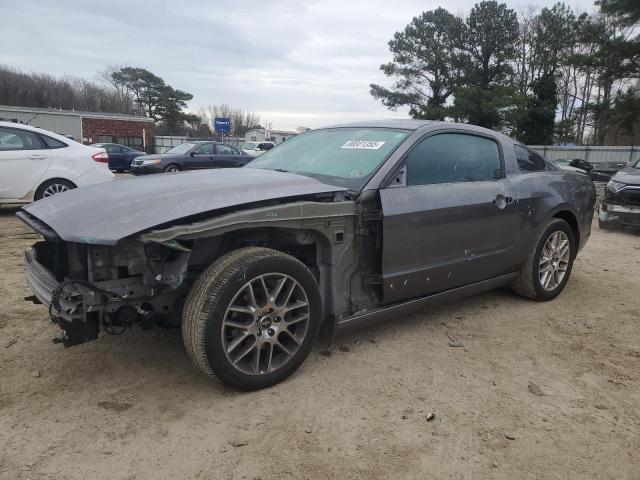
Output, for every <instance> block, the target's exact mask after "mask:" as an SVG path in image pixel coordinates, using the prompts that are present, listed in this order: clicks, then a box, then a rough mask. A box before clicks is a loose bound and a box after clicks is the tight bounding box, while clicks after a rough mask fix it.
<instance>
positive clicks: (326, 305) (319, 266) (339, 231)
mask: <svg viewBox="0 0 640 480" xmlns="http://www.w3.org/2000/svg"><path fill="white" fill-rule="evenodd" d="M355 219H356V208H355V205H354V203H353V202H352V201H343V202H322V203H320V202H307V201H300V202H292V203H287V204H282V205H273V206H265V207H259V208H253V209H248V210H243V211H238V212H231V213H227V214H224V215H218V216H214V215H212V216H211V217H210V218H208V219H205V220H201V221H199V222H196V223H192V224H188V225H185V224H182V225H175V226H171V227H168V228H166V229H163V230H157V231H152V232H149V233H145V234H142V235H140V239H141V240H142V241H145V242H148V241H155V242H160V243H163V242H171V241H174V240H179V241H183V240H187V241H191V242H190V243H191V244H192V248H193V251H192V255H191V257H192V259H193V260H192V261H193V262H196V263H197V264H196V265H192V268H194V267H195V268H194V269H196V270H197V269H199V268H203V267H205V266H206V265H209V264H210V263H212V262H213V261H215V260H216V259H217V258H219V257H220V256H222V255H225V254H226V253H229V252H230V251H232V250H237V249H239V248H243V247H251V246H253V247H267V248H271V249H274V250H278V251H281V252H283V253H286V254H289V255H291V256H293V257H295V258H297V259H299V260H300V261H302V263H304V264H305V265H307V266H308V267H310V268H311V270H312V272H313V273H314V275H315V276H316V279H317V281H318V284H319V286H320V292H321V296H322V303H323V311H324V312H325V314H326V315H335V314H342V313H344V312H346V311H347V310H349V307H350V283H351V277H352V274H353V272H354V271H355V270H356V268H357V265H356V263H357V258H356V254H355V251H356V248H355V237H356V231H355V224H356V220H355Z"/></svg>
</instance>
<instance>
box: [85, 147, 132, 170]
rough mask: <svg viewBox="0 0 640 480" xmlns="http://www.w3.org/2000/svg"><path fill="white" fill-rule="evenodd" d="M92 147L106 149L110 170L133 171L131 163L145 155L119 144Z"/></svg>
mask: <svg viewBox="0 0 640 480" xmlns="http://www.w3.org/2000/svg"><path fill="white" fill-rule="evenodd" d="M91 146H92V147H98V148H104V149H105V150H106V151H107V155H108V156H109V170H115V171H116V172H124V171H125V170H131V162H132V161H133V159H134V158H136V157H139V156H141V155H144V152H141V151H139V150H134V149H133V148H130V147H125V146H124V145H118V144H117V143H94V144H93V145H91Z"/></svg>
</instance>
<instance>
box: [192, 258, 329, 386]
mask: <svg viewBox="0 0 640 480" xmlns="http://www.w3.org/2000/svg"><path fill="white" fill-rule="evenodd" d="M321 316H322V307H321V300H320V292H319V289H318V284H317V282H316V279H315V277H314V276H313V274H312V273H311V271H310V270H309V269H308V268H307V267H306V266H305V265H304V264H303V263H301V262H300V261H299V260H297V259H295V258H293V257H291V256H289V255H286V254H284V253H282V252H279V251H277V250H272V249H268V248H257V247H250V248H242V249H239V250H236V251H233V252H231V253H229V254H227V255H225V256H223V257H221V258H220V259H218V260H217V261H216V262H214V263H213V264H212V265H211V266H210V267H209V268H208V269H207V270H205V271H204V272H203V273H202V275H201V276H200V278H199V279H198V280H197V281H196V283H195V284H194V285H193V287H192V289H191V292H190V293H189V295H188V297H187V300H186V303H185V308H184V313H183V317H182V336H183V339H184V344H185V347H186V350H187V352H188V353H189V355H190V356H191V359H192V360H193V361H194V362H195V364H196V365H197V366H198V367H200V369H201V370H203V371H204V372H205V373H207V374H208V375H209V376H212V377H213V376H217V377H218V378H219V379H220V380H222V382H224V383H225V384H227V385H229V386H231V387H233V388H237V389H240V390H257V389H259V388H264V387H268V386H271V385H274V384H276V383H278V382H280V381H282V380H284V379H285V378H287V377H288V376H289V375H291V374H292V373H293V372H294V371H295V370H296V369H297V368H298V367H299V366H300V365H301V364H302V362H303V361H304V359H305V358H306V357H307V355H308V354H309V352H310V350H311V345H312V342H313V339H314V338H315V336H316V334H317V332H318V327H319V325H320V320H321Z"/></svg>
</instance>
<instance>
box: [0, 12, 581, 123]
mask: <svg viewBox="0 0 640 480" xmlns="http://www.w3.org/2000/svg"><path fill="white" fill-rule="evenodd" d="M234 3H235V4H234ZM474 3H475V1H474V0H452V1H449V2H447V3H446V4H444V5H443V4H441V3H436V2H430V1H426V2H425V1H424V0H423V1H420V0H405V1H389V0H386V1H383V0H370V1H353V2H349V1H345V0H325V1H319V0H307V1H306V2H297V1H285V0H271V1H269V2H265V1H263V0H261V1H256V0H248V1H247V0H245V1H243V2H212V1H195V0H193V1H191V0H189V1H182V2H169V1H157V0H138V1H122V0H117V1H114V0H92V1H86V0H65V1H32V0H22V1H20V2H15V1H14V0H0V12H2V15H0V31H1V32H2V40H3V42H2V43H3V48H2V49H0V64H6V65H9V66H12V67H16V68H20V69H22V70H26V71H38V72H49V73H52V74H56V75H65V74H70V75H76V76H84V77H89V78H91V77H93V76H94V75H95V74H96V72H99V71H101V70H104V68H105V66H107V65H112V64H117V65H135V66H142V67H145V68H147V69H149V70H151V71H153V72H154V73H156V74H157V75H160V76H161V77H162V78H164V79H165V80H166V81H167V82H168V83H169V84H171V85H172V86H174V87H176V88H180V89H182V90H186V91H188V92H191V93H193V94H194V99H193V101H192V102H191V104H190V107H191V108H192V109H197V108H198V107H199V106H204V105H207V104H209V103H222V102H224V103H228V104H230V105H234V106H240V107H243V108H246V109H248V110H252V111H255V112H257V113H258V114H259V115H260V116H261V119H262V121H263V122H267V121H269V122H272V124H273V126H274V127H277V128H295V127H296V126H299V125H306V126H311V127H318V126H321V125H326V124H330V123H337V122H341V121H344V120H354V119H360V118H375V117H394V116H403V115H404V114H405V113H404V112H402V111H398V112H395V113H394V112H390V111H388V110H387V109H386V108H385V107H383V106H382V105H381V104H380V103H379V102H377V101H376V100H374V99H373V98H372V97H371V96H370V95H369V84H370V83H372V82H377V83H380V82H383V83H384V82H385V78H384V75H382V73H381V72H380V70H379V66H380V64H381V63H384V62H386V61H388V60H389V54H388V50H387V42H388V40H389V39H390V38H391V36H392V35H393V33H394V32H395V31H397V30H400V29H402V28H403V27H404V26H405V25H406V24H407V23H408V22H409V21H410V20H411V18H412V17H413V16H415V15H417V14H418V13H420V12H421V11H423V10H428V9H432V8H436V7H438V6H440V5H443V6H445V7H446V8H448V9H449V10H450V11H452V12H454V13H461V14H465V13H467V12H468V11H469V9H470V8H471V7H472V6H473V4H474ZM508 3H509V4H510V5H511V6H512V7H515V6H516V5H517V4H516V3H513V2H510V1H509V2H508ZM534 3H535V4H537V5H540V6H551V5H552V4H553V3H555V0H537V1H534ZM569 3H570V4H572V5H573V6H574V8H577V9H580V10H591V9H592V3H593V2H592V1H591V0H575V1H573V2H569Z"/></svg>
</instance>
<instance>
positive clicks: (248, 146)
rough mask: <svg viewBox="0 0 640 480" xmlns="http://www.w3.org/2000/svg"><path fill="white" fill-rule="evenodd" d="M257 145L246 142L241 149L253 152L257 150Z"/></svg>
mask: <svg viewBox="0 0 640 480" xmlns="http://www.w3.org/2000/svg"><path fill="white" fill-rule="evenodd" d="M256 145H257V143H256V142H246V143H243V144H242V145H240V148H242V149H244V150H253V149H254V148H256Z"/></svg>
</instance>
